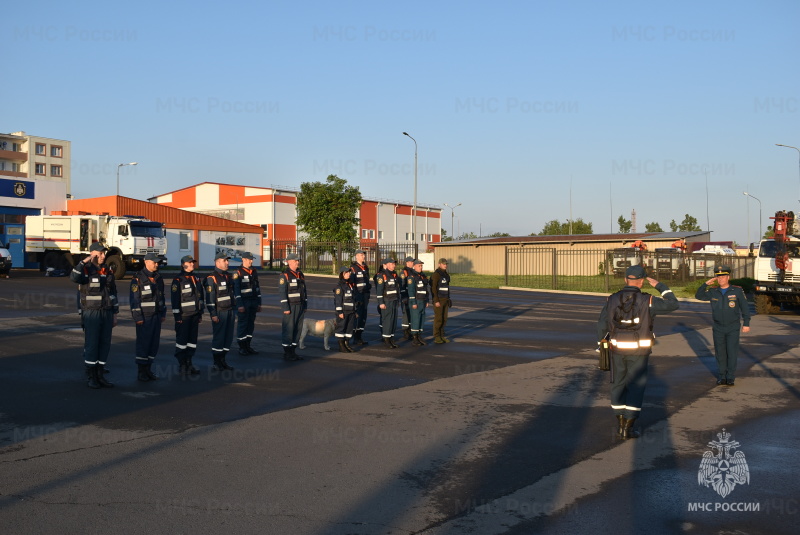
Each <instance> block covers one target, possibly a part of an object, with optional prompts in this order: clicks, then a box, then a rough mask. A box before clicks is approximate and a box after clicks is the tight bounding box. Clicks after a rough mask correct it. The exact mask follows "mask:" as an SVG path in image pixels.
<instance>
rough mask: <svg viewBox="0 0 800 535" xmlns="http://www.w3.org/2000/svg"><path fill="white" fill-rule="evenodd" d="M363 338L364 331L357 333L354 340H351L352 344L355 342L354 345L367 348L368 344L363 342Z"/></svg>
mask: <svg viewBox="0 0 800 535" xmlns="http://www.w3.org/2000/svg"><path fill="white" fill-rule="evenodd" d="M363 337H364V331H358V335H357V336H356V337H355V339H354V340H353V342H355V343H356V344H360V345H362V346H368V345H369V342H367V341H366V340H364V338H363Z"/></svg>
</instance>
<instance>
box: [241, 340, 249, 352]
mask: <svg viewBox="0 0 800 535" xmlns="http://www.w3.org/2000/svg"><path fill="white" fill-rule="evenodd" d="M239 354H240V355H249V354H250V353H249V352H248V351H247V342H245V341H242V340H239Z"/></svg>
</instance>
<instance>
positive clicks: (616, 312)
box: [597, 265, 678, 439]
mask: <svg viewBox="0 0 800 535" xmlns="http://www.w3.org/2000/svg"><path fill="white" fill-rule="evenodd" d="M645 278H647V282H648V283H649V284H650V285H651V286H652V287H653V288H655V289H656V291H658V292H659V293H660V294H661V297H656V296H651V295H648V294H645V293H642V285H643V284H644V281H645ZM625 282H626V286H625V287H624V288H622V289H621V290H620V291H618V292H617V293H614V294H612V295H611V296H610V297H609V298H608V300H607V301H606V305H605V306H604V307H603V310H602V312H600V318H599V319H598V321H597V339H598V340H603V339H604V338H608V339H609V341H610V346H609V347H610V349H611V373H612V374H613V378H614V380H613V382H612V383H611V408H612V409H613V410H614V415H615V416H616V418H617V423H618V429H617V434H618V435H619V436H620V437H621V438H626V439H627V438H638V437H639V432H638V431H636V430H634V429H633V423H634V422H635V421H636V418H638V417H639V413H640V412H641V410H642V401H643V399H644V389H645V386H646V384H647V362H648V358H649V357H650V353H651V351H652V350H653V340H654V339H655V337H654V334H653V318H654V317H655V316H657V315H659V314H665V313H667V312H672V311H673V310H677V309H678V299H677V298H676V297H675V294H673V293H672V290H670V289H669V287H668V286H667V285H666V284H664V283H663V282H658V281H657V280H655V279H653V278H651V277H647V274H646V272H645V270H644V267H642V266H638V265H637V266H630V267H629V268H628V269H626V270H625Z"/></svg>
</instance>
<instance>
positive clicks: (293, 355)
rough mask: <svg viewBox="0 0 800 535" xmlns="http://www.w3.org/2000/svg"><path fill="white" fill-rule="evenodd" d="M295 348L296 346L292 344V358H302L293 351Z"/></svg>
mask: <svg viewBox="0 0 800 535" xmlns="http://www.w3.org/2000/svg"><path fill="white" fill-rule="evenodd" d="M296 349H297V346H295V345H293V346H292V360H303V357H301V356H300V355H298V354H297V353H295V350H296Z"/></svg>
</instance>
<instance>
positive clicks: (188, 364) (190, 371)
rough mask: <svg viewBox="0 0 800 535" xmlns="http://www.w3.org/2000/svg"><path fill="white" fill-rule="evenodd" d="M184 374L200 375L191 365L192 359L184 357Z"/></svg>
mask: <svg viewBox="0 0 800 535" xmlns="http://www.w3.org/2000/svg"><path fill="white" fill-rule="evenodd" d="M186 374H187V375H200V370H198V369H197V368H195V367H194V366H193V365H192V357H186Z"/></svg>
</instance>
